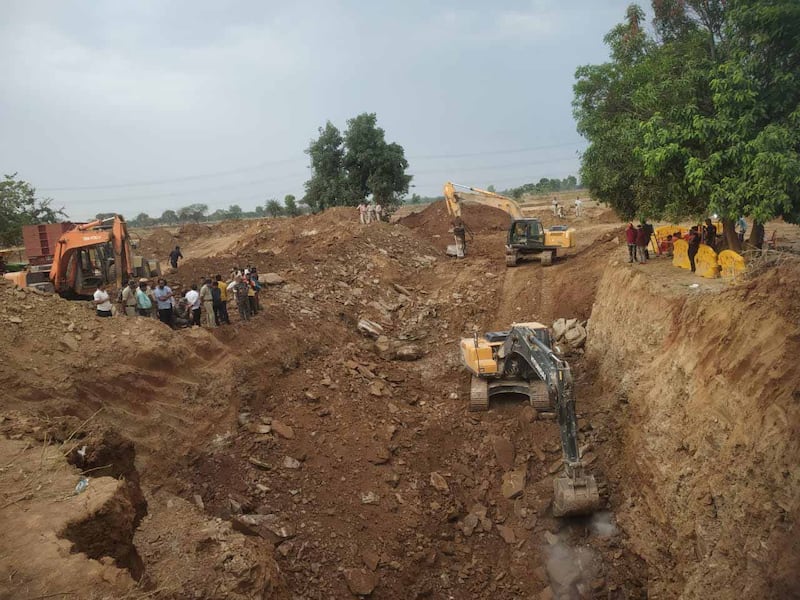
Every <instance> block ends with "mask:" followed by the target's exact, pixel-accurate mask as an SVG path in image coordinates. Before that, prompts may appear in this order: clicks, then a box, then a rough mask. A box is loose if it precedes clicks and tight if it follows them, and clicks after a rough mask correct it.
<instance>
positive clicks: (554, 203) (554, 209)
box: [550, 196, 558, 217]
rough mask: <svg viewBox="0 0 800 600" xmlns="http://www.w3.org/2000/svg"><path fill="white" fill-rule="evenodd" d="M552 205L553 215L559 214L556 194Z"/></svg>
mask: <svg viewBox="0 0 800 600" xmlns="http://www.w3.org/2000/svg"><path fill="white" fill-rule="evenodd" d="M550 206H551V207H552V209H553V216H554V217H557V216H558V200H556V197H555V196H553V201H552V202H551V203H550Z"/></svg>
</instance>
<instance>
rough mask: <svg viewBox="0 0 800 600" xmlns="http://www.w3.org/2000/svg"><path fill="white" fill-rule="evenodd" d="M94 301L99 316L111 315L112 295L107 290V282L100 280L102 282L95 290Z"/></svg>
mask: <svg viewBox="0 0 800 600" xmlns="http://www.w3.org/2000/svg"><path fill="white" fill-rule="evenodd" d="M92 302H93V303H94V305H95V307H96V308H97V316H98V317H110V316H111V297H110V296H109V295H108V292H107V291H106V284H105V283H104V282H100V284H99V285H98V286H97V289H96V290H95V292H94V300H93V301H92Z"/></svg>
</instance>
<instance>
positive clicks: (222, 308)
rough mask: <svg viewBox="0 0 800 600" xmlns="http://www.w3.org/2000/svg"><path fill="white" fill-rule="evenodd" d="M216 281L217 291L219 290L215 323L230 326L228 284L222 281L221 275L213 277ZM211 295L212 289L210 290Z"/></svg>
mask: <svg viewBox="0 0 800 600" xmlns="http://www.w3.org/2000/svg"><path fill="white" fill-rule="evenodd" d="M214 279H216V280H217V289H218V290H219V305H218V308H217V323H219V324H222V323H227V324H228V325H230V324H231V318H230V317H229V316H228V284H227V283H225V282H224V281H222V275H217V276H215V277H214ZM211 291H212V293H213V291H214V290H213V289H212V290H211Z"/></svg>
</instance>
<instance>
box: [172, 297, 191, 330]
mask: <svg viewBox="0 0 800 600" xmlns="http://www.w3.org/2000/svg"><path fill="white" fill-rule="evenodd" d="M174 321H175V327H176V328H177V329H183V328H184V327H191V326H192V315H191V306H190V305H189V303H188V302H187V301H186V298H181V299H180V300H178V302H177V304H175V314H174Z"/></svg>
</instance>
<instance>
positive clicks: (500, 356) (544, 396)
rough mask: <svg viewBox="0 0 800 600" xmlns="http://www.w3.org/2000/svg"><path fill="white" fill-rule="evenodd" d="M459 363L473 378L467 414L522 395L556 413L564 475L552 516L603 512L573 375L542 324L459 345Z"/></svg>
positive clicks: (476, 337) (556, 490) (521, 326)
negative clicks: (583, 448) (583, 443)
mask: <svg viewBox="0 0 800 600" xmlns="http://www.w3.org/2000/svg"><path fill="white" fill-rule="evenodd" d="M461 359H462V361H463V363H464V365H465V366H466V368H467V370H468V371H469V372H470V373H471V382H470V398H469V408H470V410H473V411H478V410H488V409H489V401H490V399H491V398H492V397H497V396H500V395H510V394H511V395H522V396H525V397H526V398H527V399H528V401H529V402H530V403H531V404H532V405H533V407H534V408H536V409H537V410H538V411H541V412H555V413H556V419H557V421H558V426H559V429H560V430H561V449H562V453H563V461H564V474H563V475H562V476H560V477H556V479H555V480H554V482H553V492H554V499H553V514H554V515H555V516H557V517H563V516H573V515H584V514H590V513H593V512H594V511H596V510H597V509H598V508H600V494H599V492H598V489H597V482H596V481H595V479H594V476H592V475H590V474H588V473H586V472H585V468H584V465H583V463H582V462H581V457H580V451H579V449H578V423H577V417H576V416H575V398H574V396H573V382H572V372H571V371H570V367H569V364H567V362H566V361H565V360H563V359H562V358H560V357H558V356H557V355H556V354H555V353H554V352H553V348H552V338H551V336H550V330H549V329H548V328H547V327H545V326H544V325H542V324H541V323H536V322H529V323H514V324H512V325H511V329H509V330H508V331H494V332H489V333H485V334H484V335H482V336H479V335H478V334H477V332H476V333H475V335H474V336H473V337H472V338H464V339H462V340H461Z"/></svg>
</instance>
